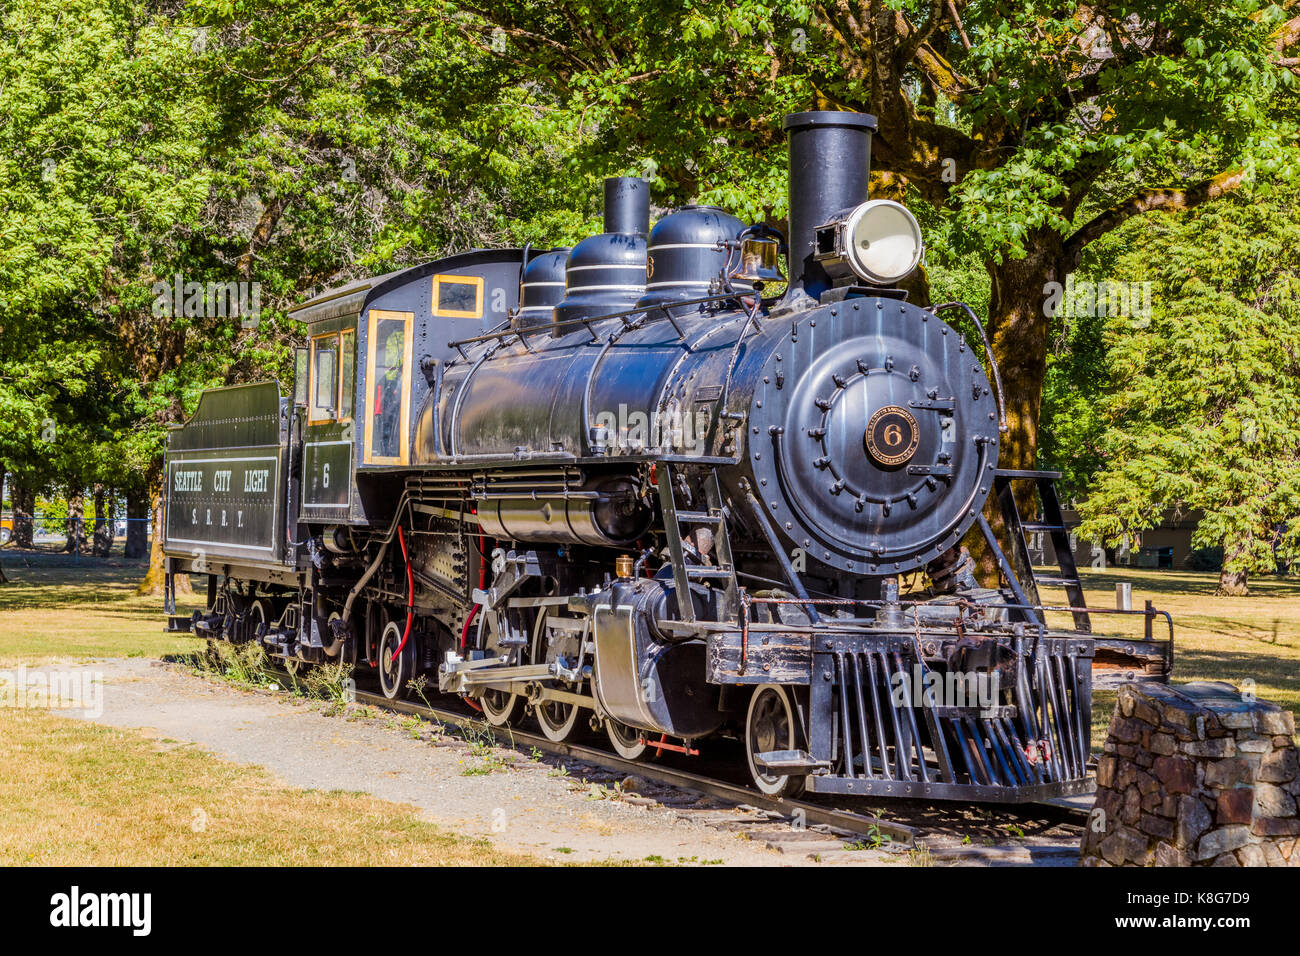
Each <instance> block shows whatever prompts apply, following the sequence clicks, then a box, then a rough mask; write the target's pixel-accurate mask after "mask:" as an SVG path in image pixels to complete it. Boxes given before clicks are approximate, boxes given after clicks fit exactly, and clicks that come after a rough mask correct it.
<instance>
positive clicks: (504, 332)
mask: <svg viewBox="0 0 1300 956" xmlns="http://www.w3.org/2000/svg"><path fill="white" fill-rule="evenodd" d="M753 294H754V295H755V296H757V295H758V294H757V293H753ZM743 297H744V292H721V293H718V294H717V295H706V296H701V297H700V298H698V299H680V300H677V301H674V302H656V303H655V304H654V305H649V306H642V307H639V308H632V309H625V310H623V311H622V312H611V313H609V314H608V315H593V316H589V317H587V318H581V319H565V320H564V321H563V322H552V323H551V324H550V325H534V326H532V327H530V328H527V329H499V330H497V331H494V332H486V333H484V334H483V335H475V336H473V337H472V338H468V339H456V340H455V341H453V342H448V343H447V347H448V348H452V349H456V350H458V351H459V350H460V348H461V346H463V345H476V344H477V343H479V342H490V341H492V340H493V339H500V338H504V337H505V336H508V335H520V336H521V337H522V335H521V333H523V334H528V335H532V334H533V333H536V332H556V331H559V330H560V329H562V328H564V327H566V326H577V325H585V326H586V327H587V329H588V331H590V330H591V324H592V323H593V322H605V321H607V320H609V319H621V318H625V317H627V316H629V315H645V316H646V319H647V321H654V318H655V317H653V316H651V315H650V313H652V312H656V311H658V312H661V313H662V315H661V316H659V318H666V319H668V321H669V322H671V323H672V325H673V328H674V329H675V330H676V331H677V335H678V337H679V338H684V337H685V333H684V332H682V330H681V328H680V327H679V326H678V325H677V319H678V318H681V317H680V316H674V315H673V314H672V312H671V311H669V310H670V309H675V308H678V307H680V306H685V305H706V304H708V303H710V302H724V301H726V300H728V299H741V298H743ZM746 311H748V310H746ZM593 334H594V333H593ZM462 354H463V353H462Z"/></svg>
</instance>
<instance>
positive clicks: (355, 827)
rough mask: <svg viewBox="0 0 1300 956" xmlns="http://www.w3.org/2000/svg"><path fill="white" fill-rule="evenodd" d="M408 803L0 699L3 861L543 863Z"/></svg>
mask: <svg viewBox="0 0 1300 956" xmlns="http://www.w3.org/2000/svg"><path fill="white" fill-rule="evenodd" d="M539 862H540V861H539V860H537V859H535V858H533V857H530V856H525V855H520V854H513V853H507V852H504V851H502V850H498V849H496V848H494V847H493V846H492V844H490V843H489V842H488V841H486V840H481V839H471V838H467V837H462V836H458V835H455V834H450V833H446V832H444V831H442V830H440V829H439V828H438V827H436V826H434V825H433V824H431V823H428V822H426V821H423V820H421V819H419V817H418V815H417V811H415V809H414V808H412V807H409V806H403V805H398V804H393V803H388V802H386V801H383V800H379V799H377V798H375V797H371V796H368V795H365V794H358V793H350V792H345V791H340V790H331V791H329V792H323V791H317V790H299V789H296V788H292V787H286V786H283V785H281V784H278V783H276V782H275V781H274V780H273V779H272V778H271V777H270V775H269V774H267V773H266V772H265V771H264V770H262V769H261V768H259V767H245V766H240V765H237V764H232V763H229V762H226V761H223V760H220V759H218V758H217V757H214V756H212V755H211V754H208V753H205V752H203V751H201V750H199V749H197V748H195V747H193V746H191V745H186V744H180V745H178V744H177V743H175V742H168V741H165V740H153V739H150V738H148V737H146V736H144V735H143V734H141V733H138V732H135V731H123V730H117V729H113V728H106V727H102V726H99V725H96V724H90V723H85V722H82V721H79V720H74V719H72V718H67V717H61V716H58V715H55V714H51V713H49V712H47V711H43V710H36V709H15V708H5V709H0V865H14V864H21V863H33V864H42V865H57V866H70V865H88V864H89V865H97V866H165V865H173V864H176V865H219V866H241V865H276V866H298V865H309V866H310V865H322V866H323V865H330V866H334V865H340V866H349V865H367V864H383V865H391V866H448V865H473V866H501V865H524V864H537V863H539Z"/></svg>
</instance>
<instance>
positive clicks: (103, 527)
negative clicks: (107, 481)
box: [91, 483, 115, 558]
mask: <svg viewBox="0 0 1300 956" xmlns="http://www.w3.org/2000/svg"><path fill="white" fill-rule="evenodd" d="M94 502H95V534H94V538H93V543H92V545H91V552H92V553H93V554H94V555H95V556H96V557H99V558H107V557H108V556H109V555H110V554H112V553H113V519H114V517H115V516H114V514H113V497H112V495H111V494H109V493H108V492H107V491H106V490H105V489H104V486H103V485H102V484H99V483H96V484H95V491H94Z"/></svg>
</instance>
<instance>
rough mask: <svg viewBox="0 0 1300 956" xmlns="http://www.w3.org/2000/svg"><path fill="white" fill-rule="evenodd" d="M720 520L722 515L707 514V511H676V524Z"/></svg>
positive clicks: (711, 522)
mask: <svg viewBox="0 0 1300 956" xmlns="http://www.w3.org/2000/svg"><path fill="white" fill-rule="evenodd" d="M721 520H722V515H715V514H709V512H707V511H679V512H677V523H678V524H690V523H692V522H696V523H700V522H708V523H709V524H717V523H718V522H719V521H721Z"/></svg>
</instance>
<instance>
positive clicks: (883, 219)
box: [817, 199, 925, 285]
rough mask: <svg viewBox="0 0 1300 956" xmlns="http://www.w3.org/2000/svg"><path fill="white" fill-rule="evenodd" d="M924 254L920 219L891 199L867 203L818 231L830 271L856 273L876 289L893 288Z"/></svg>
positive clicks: (819, 254) (821, 257)
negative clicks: (881, 286) (876, 286)
mask: <svg viewBox="0 0 1300 956" xmlns="http://www.w3.org/2000/svg"><path fill="white" fill-rule="evenodd" d="M924 250H925V245H924V243H923V242H922V240H921V227H920V225H919V224H918V223H917V221H916V217H914V216H913V215H912V214H911V213H910V212H908V211H907V208H906V207H905V206H903V205H902V204H901V203H896V202H894V201H893V200H892V199H872V200H869V201H867V202H864V203H863V204H862V205H860V206H856V207H854V208H853V209H848V210H845V211H844V212H842V213H840V214H839V215H837V216H836V217H835V218H834V219H833V220H831V221H830V222H828V223H826V225H824V226H821V227H820V228H818V230H817V258H818V259H819V260H821V261H822V262H823V265H824V267H825V268H826V271H827V272H828V273H830V274H831V275H839V276H845V275H847V274H848V272H849V271H852V273H853V274H854V275H856V276H857V277H858V278H859V279H863V280H865V281H867V282H870V283H871V284H872V285H892V284H894V283H895V282H898V281H899V280H900V279H903V278H905V277H906V276H908V275H909V274H911V272H912V271H913V270H914V269H915V268H916V267H917V265H918V264H919V263H920V261H921V254H922V253H923V252H924ZM837 267H838V268H837Z"/></svg>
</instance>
